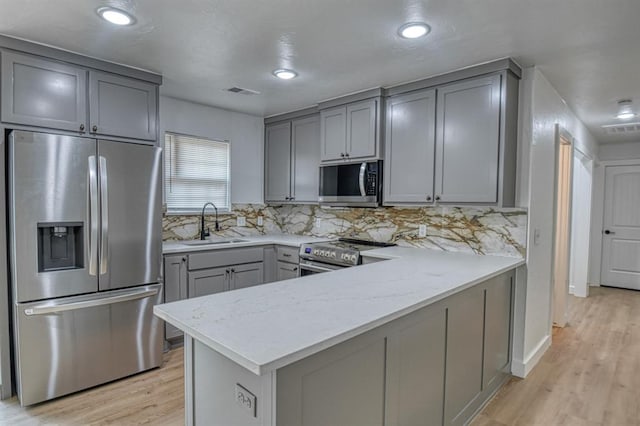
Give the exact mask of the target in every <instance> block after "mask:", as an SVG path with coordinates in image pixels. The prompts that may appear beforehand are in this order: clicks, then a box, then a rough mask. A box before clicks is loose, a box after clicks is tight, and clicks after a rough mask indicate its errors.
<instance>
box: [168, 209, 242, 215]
mask: <svg viewBox="0 0 640 426" xmlns="http://www.w3.org/2000/svg"><path fill="white" fill-rule="evenodd" d="M231 213H232V211H231V209H218V215H225V214H231ZM201 214H202V210H170V211H167V212H165V213H164V216H200V215H201ZM204 215H205V216H213V215H215V210H213V209H211V208H207V210H206V211H205V212H204Z"/></svg>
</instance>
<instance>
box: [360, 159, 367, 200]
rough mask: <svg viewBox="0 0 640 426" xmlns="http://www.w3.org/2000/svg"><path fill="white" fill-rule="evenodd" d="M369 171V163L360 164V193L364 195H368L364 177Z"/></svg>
mask: <svg viewBox="0 0 640 426" xmlns="http://www.w3.org/2000/svg"><path fill="white" fill-rule="evenodd" d="M366 173H367V163H362V164H360V180H359V181H360V195H362V196H363V197H366V196H367V190H366V188H365V187H364V177H365V175H366Z"/></svg>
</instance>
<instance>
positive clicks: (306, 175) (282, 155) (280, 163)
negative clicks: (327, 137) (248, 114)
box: [265, 114, 320, 203]
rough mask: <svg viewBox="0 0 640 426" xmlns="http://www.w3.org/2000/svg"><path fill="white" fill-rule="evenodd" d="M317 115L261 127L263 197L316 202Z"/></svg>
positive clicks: (280, 200) (318, 121)
mask: <svg viewBox="0 0 640 426" xmlns="http://www.w3.org/2000/svg"><path fill="white" fill-rule="evenodd" d="M319 141H320V118H319V116H318V115H317V114H316V115H314V116H311V117H305V118H300V119H297V120H292V121H287V122H283V123H276V124H270V125H267V126H266V127H265V163H266V164H265V201H266V202H267V203H274V202H277V203H290V202H295V203H317V202H318V179H319V173H318V166H319V165H320V148H319Z"/></svg>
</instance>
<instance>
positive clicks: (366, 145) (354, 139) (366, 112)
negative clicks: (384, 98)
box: [345, 99, 378, 159]
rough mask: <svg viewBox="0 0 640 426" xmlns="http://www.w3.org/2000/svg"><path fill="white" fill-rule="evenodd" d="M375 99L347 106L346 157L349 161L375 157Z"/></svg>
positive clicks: (376, 106) (376, 104)
mask: <svg viewBox="0 0 640 426" xmlns="http://www.w3.org/2000/svg"><path fill="white" fill-rule="evenodd" d="M377 108H378V101H377V100H376V99H368V100H366V101H362V102H356V103H353V104H349V105H347V148H346V151H345V154H346V156H347V157H348V158H349V159H351V158H353V159H360V158H371V157H375V156H376V145H377V134H376V122H377Z"/></svg>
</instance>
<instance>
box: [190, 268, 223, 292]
mask: <svg viewBox="0 0 640 426" xmlns="http://www.w3.org/2000/svg"><path fill="white" fill-rule="evenodd" d="M229 274H230V271H229V268H212V269H203V270H201V271H195V272H189V298H193V297H200V296H206V295H207V294H215V293H221V292H223V291H227V290H229Z"/></svg>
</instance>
